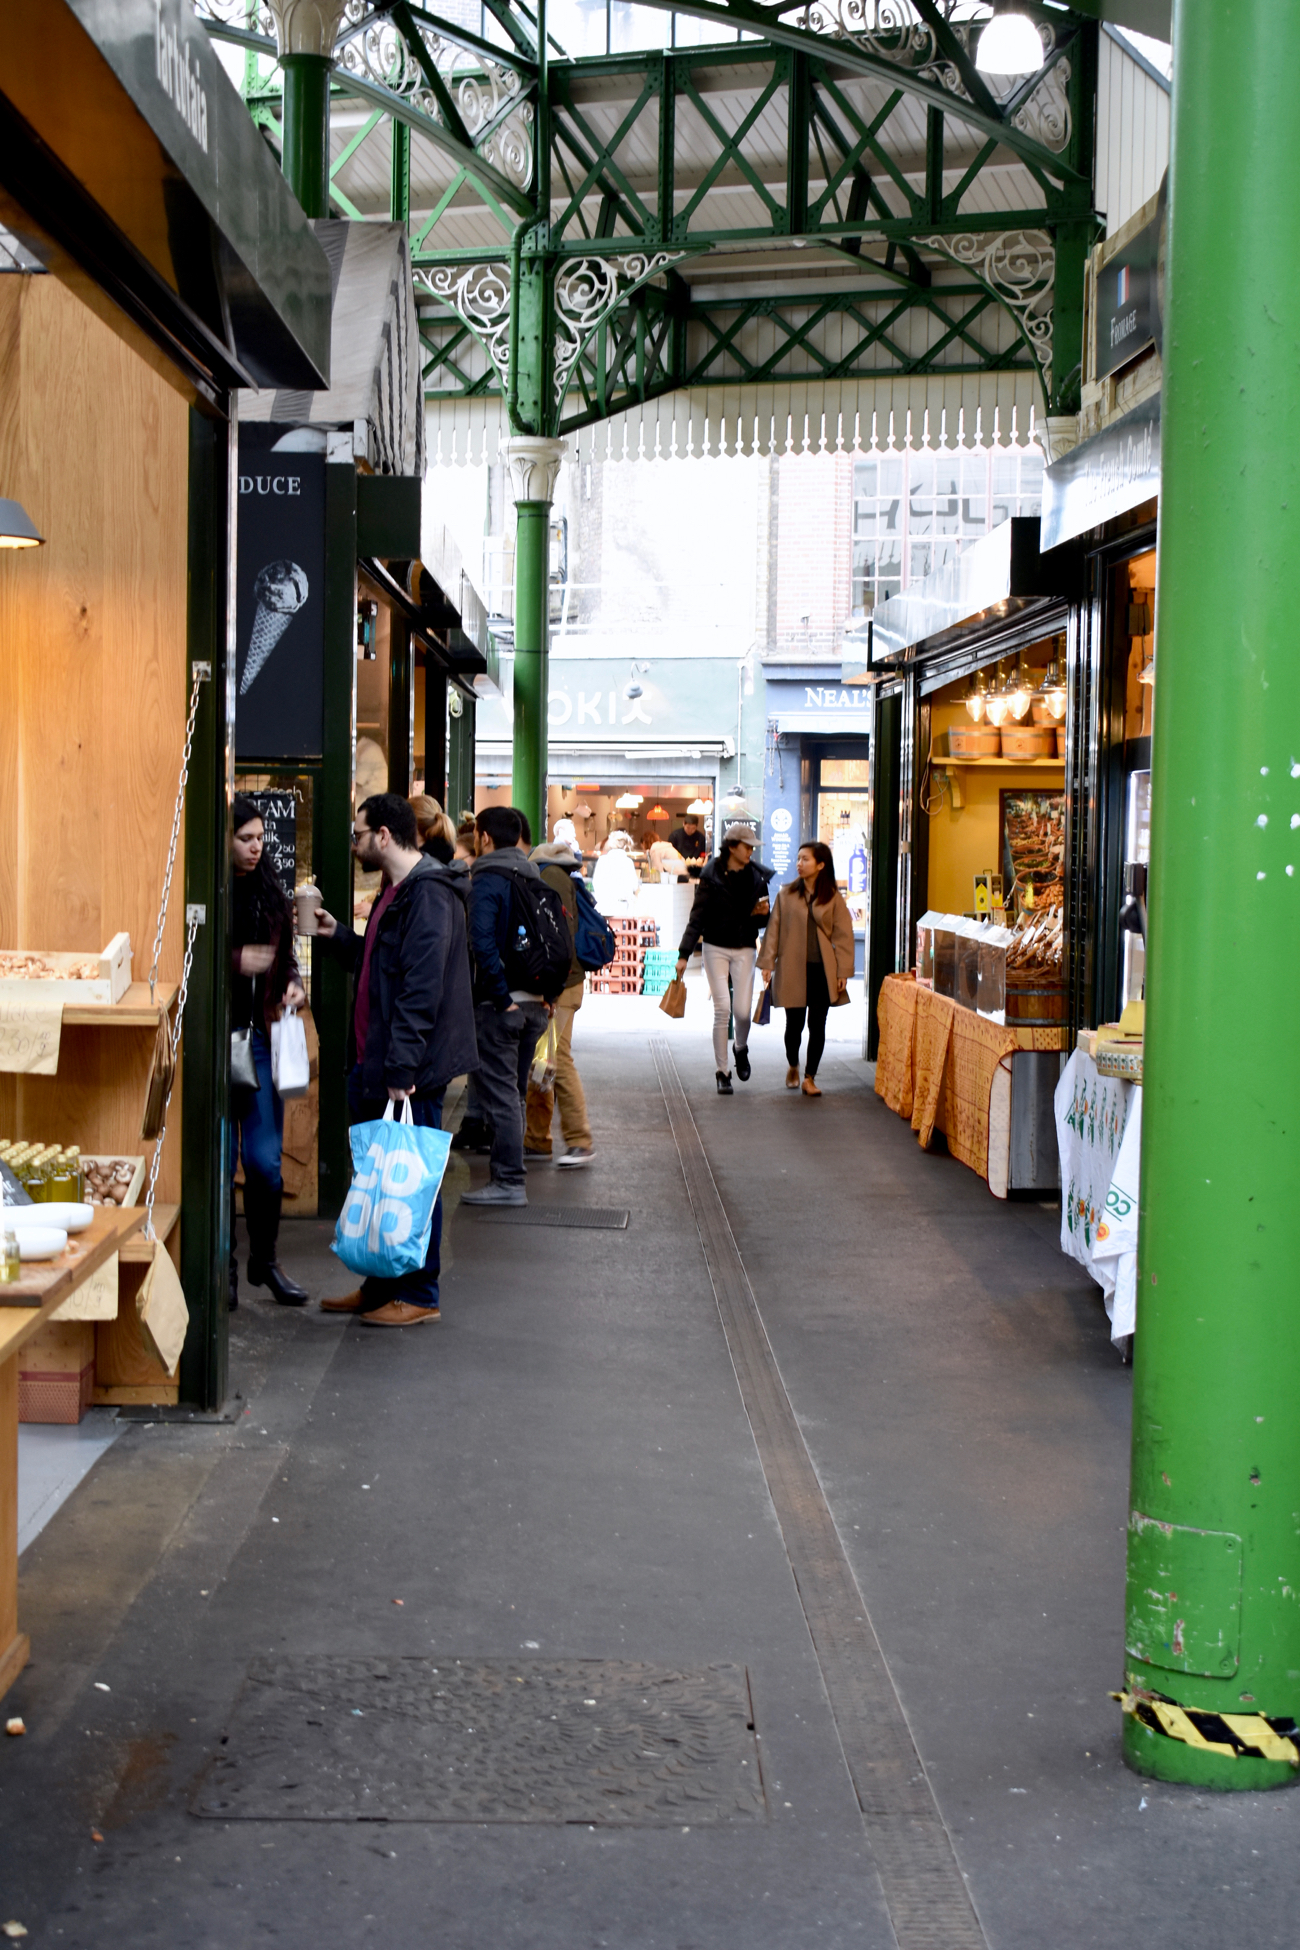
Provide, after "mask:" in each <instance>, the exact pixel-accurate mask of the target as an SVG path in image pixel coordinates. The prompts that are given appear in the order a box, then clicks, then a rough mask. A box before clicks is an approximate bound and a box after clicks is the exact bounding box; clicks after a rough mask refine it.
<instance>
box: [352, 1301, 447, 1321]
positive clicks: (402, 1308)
mask: <svg viewBox="0 0 1300 1950" xmlns="http://www.w3.org/2000/svg"><path fill="white" fill-rule="evenodd" d="M441 1317H442V1316H441V1314H440V1313H439V1310H438V1309H437V1307H413V1306H412V1305H411V1303H410V1301H409V1300H390V1301H389V1302H388V1304H387V1306H384V1307H376V1308H375V1310H374V1312H373V1313H369V1314H362V1316H361V1325H362V1326H363V1327H418V1326H419V1324H420V1322H421V1321H423V1320H439V1319H441Z"/></svg>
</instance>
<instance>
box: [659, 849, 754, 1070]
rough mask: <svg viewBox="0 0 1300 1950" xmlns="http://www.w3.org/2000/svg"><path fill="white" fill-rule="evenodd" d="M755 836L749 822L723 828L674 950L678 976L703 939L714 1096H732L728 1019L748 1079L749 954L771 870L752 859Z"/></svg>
mask: <svg viewBox="0 0 1300 1950" xmlns="http://www.w3.org/2000/svg"><path fill="white" fill-rule="evenodd" d="M757 845H758V835H757V834H756V833H755V831H754V829H753V827H752V826H746V825H743V824H740V825H735V826H728V828H727V830H726V832H725V833H724V834H723V836H722V845H721V846H720V847H719V849H718V855H717V858H716V859H715V860H710V861H709V864H708V865H707V866H706V867H705V869H704V871H703V873H702V874H701V875H700V883H699V886H698V887H697V888H696V890H695V899H694V902H693V903H692V906H691V918H690V920H689V921H688V922H687V923H686V932H685V933H684V934H683V936H682V938H681V943H680V946H679V947H678V950H677V956H678V960H677V975H678V979H679V980H680V978H681V977H682V975H683V974H684V973H685V970H686V963H687V961H688V960H689V958H690V956H691V955H692V954H693V953H694V952H695V949H696V947H697V945H698V944H699V943H700V942H701V941H702V942H703V943H704V973H705V976H706V977H707V979H708V984H709V993H710V994H711V995H712V997H713V1055H714V1059H715V1061H716V1063H717V1081H718V1095H719V1096H720V1097H730V1096H732V1095H734V1092H733V1091H732V1087H731V1071H730V1069H729V1067H728V1064H727V1019H728V1017H731V1018H732V1020H733V1021H734V1023H735V1042H736V1075H737V1076H738V1077H739V1078H740V1081H741V1082H742V1083H748V1081H749V1012H750V1003H751V1002H752V1000H753V995H754V958H755V955H756V953H757V943H758V937H759V935H760V934H761V933H762V931H763V929H764V928H765V927H766V926H767V917H768V913H769V911H770V910H769V903H768V898H767V883H768V882H769V880H771V878H772V873H773V869H772V868H771V867H765V866H763V864H762V863H761V861H758V860H755V858H754V848H755V847H756V846H757Z"/></svg>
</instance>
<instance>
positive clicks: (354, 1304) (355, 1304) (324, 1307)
mask: <svg viewBox="0 0 1300 1950" xmlns="http://www.w3.org/2000/svg"><path fill="white" fill-rule="evenodd" d="M320 1310H321V1312H322V1313H323V1314H359V1313H360V1312H361V1288H360V1287H358V1288H357V1290H356V1292H355V1293H345V1294H344V1295H343V1298H342V1299H341V1300H322V1301H321V1303H320Z"/></svg>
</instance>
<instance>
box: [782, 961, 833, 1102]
mask: <svg viewBox="0 0 1300 1950" xmlns="http://www.w3.org/2000/svg"><path fill="white" fill-rule="evenodd" d="M807 995H808V1004H807V1007H806V1008H803V1009H787V1010H786V1012H785V1060H786V1062H787V1063H788V1064H789V1065H790V1068H791V1069H792V1070H797V1069H798V1068H799V1041H800V1038H801V1037H802V1035H803V1025H804V1019H805V1017H806V1018H807V1021H808V1061H807V1063H806V1064H805V1066H804V1075H805V1076H810V1077H815V1076H816V1074H817V1065H818V1064H819V1063H820V1062H821V1060H822V1051H823V1050H824V1049H825V1047H826V1017H827V1014H828V1012H829V1010H830V1006H831V995H830V990H829V988H828V987H827V986H826V970H825V969H824V968H823V967H822V965H821V963H820V962H814V961H810V962H809V964H808V989H807Z"/></svg>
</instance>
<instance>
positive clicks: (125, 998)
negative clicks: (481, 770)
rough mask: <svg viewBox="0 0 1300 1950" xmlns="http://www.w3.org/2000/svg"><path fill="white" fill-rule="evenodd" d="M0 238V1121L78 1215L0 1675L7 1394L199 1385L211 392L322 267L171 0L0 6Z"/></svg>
mask: <svg viewBox="0 0 1300 1950" xmlns="http://www.w3.org/2000/svg"><path fill="white" fill-rule="evenodd" d="M164 32H166V33H167V34H169V35H170V34H173V33H175V34H176V35H177V36H178V37H179V39H180V40H184V39H186V38H188V39H189V40H190V43H191V54H190V65H189V67H188V68H187V70H186V72H187V74H188V75H189V76H190V78H191V81H192V84H193V92H192V94H191V95H190V97H189V98H188V102H187V104H185V105H178V103H177V102H176V100H175V99H174V98H173V97H172V95H171V94H169V93H168V92H167V91H166V90H165V89H163V88H162V87H160V86H159V85H158V74H157V53H156V51H157V48H158V46H159V44H160V41H159V37H160V35H161V34H162V33H164ZM52 71H54V72H57V73H58V76H59V85H58V87H57V89H52V88H51V87H50V85H49V79H48V77H49V74H50V73H51V72H52ZM182 106H185V107H186V108H187V111H188V112H187V113H182ZM196 112H197V113H198V115H199V127H200V131H201V137H202V139H199V136H198V135H196V131H195V127H194V125H193V115H194V113H196ZM123 157H129V158H130V167H129V169H125V170H124V169H123V167H122V158H123ZM0 224H3V226H4V227H5V229H6V231H7V232H8V234H9V236H10V238H11V239H12V240H13V242H14V244H15V247H16V252H11V253H10V255H11V256H13V258H14V261H15V263H17V264H19V265H20V266H21V267H22V268H21V269H20V270H19V271H18V272H17V273H16V274H14V275H10V276H5V277H3V278H0V392H2V393H3V397H4V400H5V413H4V417H3V425H2V427H0V493H3V495H4V496H5V497H6V506H7V507H8V508H10V509H13V508H15V507H16V508H17V510H18V513H19V514H20V515H21V516H22V518H23V519H24V520H25V521H26V522H27V524H28V527H29V529H30V530H31V531H32V532H31V534H30V535H29V536H27V537H20V538H19V539H29V540H31V542H32V546H31V547H29V548H18V547H11V548H6V549H4V550H2V551H0V622H2V624H3V633H4V642H5V655H4V658H3V660H0V813H2V815H3V820H4V827H5V832H6V835H7V842H8V843H7V845H6V848H5V852H4V865H3V869H0V949H2V950H4V951H5V955H4V958H3V962H2V963H0V1134H3V1136H4V1137H5V1138H6V1139H7V1140H10V1142H11V1146H12V1144H13V1143H16V1142H17V1141H18V1140H23V1141H24V1145H25V1147H26V1149H27V1151H28V1153H29V1156H28V1158H27V1159H26V1161H25V1162H26V1164H31V1163H33V1155H31V1154H34V1153H35V1154H36V1155H35V1159H34V1161H35V1163H36V1164H37V1165H39V1164H40V1162H41V1158H42V1157H43V1158H44V1159H47V1160H48V1159H51V1158H52V1155H53V1152H54V1151H55V1150H57V1152H58V1154H59V1155H58V1161H57V1162H58V1164H59V1172H58V1174H55V1173H53V1172H51V1173H50V1174H49V1176H50V1182H53V1179H54V1177H55V1176H56V1175H57V1176H58V1178H59V1182H60V1184H61V1186H62V1187H63V1188H64V1189H66V1187H67V1184H68V1182H69V1180H70V1179H73V1178H74V1174H73V1171H72V1165H71V1162H70V1153H71V1151H72V1149H73V1148H76V1149H77V1150H79V1152H80V1154H81V1157H80V1167H79V1169H81V1170H82V1171H83V1180H82V1187H81V1188H82V1189H87V1190H90V1191H94V1192H95V1193H96V1195H97V1197H98V1198H99V1200H100V1201H101V1202H100V1204H99V1205H98V1206H97V1207H96V1208H95V1209H93V1210H92V1211H90V1212H89V1213H88V1214H85V1215H83V1217H84V1223H85V1228H86V1229H85V1230H84V1231H82V1232H80V1233H77V1234H76V1235H75V1236H74V1234H73V1232H71V1231H69V1232H68V1235H67V1239H66V1242H65V1243H64V1244H62V1245H59V1246H58V1247H57V1249H56V1250H55V1252H54V1257H53V1258H49V1257H48V1242H46V1250H47V1263H46V1266H45V1272H44V1273H43V1274H40V1275H33V1274H31V1273H30V1272H29V1270H28V1262H27V1261H26V1260H24V1261H23V1262H22V1266H21V1267H20V1269H19V1277H18V1278H17V1279H16V1280H15V1279H6V1280H5V1281H4V1283H3V1285H0V1304H2V1311H0V1689H3V1687H4V1686H6V1685H7V1684H8V1683H9V1682H10V1681H11V1680H12V1678H13V1677H14V1674H15V1673H16V1672H17V1671H18V1670H19V1669H20V1668H21V1666H22V1664H23V1661H24V1659H25V1657H26V1642H25V1640H24V1639H23V1638H22V1636H21V1635H20V1634H19V1632H18V1621H17V1616H16V1610H15V1601H14V1589H15V1580H14V1564H15V1557H16V1549H17V1540H16V1470H17V1415H18V1405H19V1396H20V1393H22V1394H25V1395H26V1397H27V1398H28V1407H29V1410H31V1411H34V1412H37V1413H39V1412H41V1411H42V1405H44V1407H45V1409H46V1410H48V1408H49V1405H50V1404H51V1403H52V1402H53V1403H54V1404H55V1405H56V1407H57V1406H58V1404H59V1403H60V1402H62V1403H63V1404H65V1407H64V1412H65V1413H66V1412H67V1409H66V1404H67V1403H68V1401H69V1400H71V1404H72V1414H71V1419H75V1415H76V1413H78V1412H79V1409H80V1404H81V1402H82V1400H83V1399H84V1394H85V1392H86V1391H87V1388H88V1389H89V1391H90V1392H92V1393H94V1394H95V1395H97V1396H98V1397H99V1398H100V1399H104V1400H108V1401H115V1402H119V1403H122V1404H125V1405H128V1406H129V1405H130V1404H131V1403H133V1402H144V1403H149V1404H151V1405H152V1404H161V1405H162V1406H163V1411H164V1412H165V1411H166V1407H167V1405H168V1404H171V1403H174V1402H175V1401H176V1400H177V1398H178V1396H179V1395H180V1394H181V1393H182V1392H183V1393H184V1395H185V1397H186V1399H187V1400H188V1401H190V1402H193V1403H195V1404H196V1405H199V1406H202V1407H217V1406H219V1404H220V1401H221V1398H222V1395H223V1393H224V1390H225V1385H226V1363H225V1351H226V1325H225V1306H224V1295H225V1279H226V1272H225V1269H226V1259H227V1255H228V1250H229V1230H228V1206H229V1201H228V1190H227V1186H226V1182H225V1180H226V1163H225V1160H226V1129H227V1127H226V1115H227V1108H226V1106H227V1096H226V1091H227V1064H228V1046H227V1038H226V979H227V970H228V950H227V946H226V938H225V915H226V900H227V888H228V874H229V868H228V860H227V851H228V849H227V832H226V820H227V800H226V793H227V782H228V778H229V766H230V761H231V756H232V750H231V741H232V732H233V725H232V724H231V722H230V720H229V717H228V713H227V686H226V645H227V641H228V637H229V630H228V615H229V604H230V595H231V592H230V572H231V563H232V544H233V535H232V529H231V520H230V509H231V498H232V497H231V485H232V483H231V478H230V477H231V470H232V460H233V443H232V439H231V433H230V406H231V395H232V393H233V391H234V390H235V389H236V388H237V387H240V386H253V385H267V384H269V385H276V384H279V385H283V386H287V387H288V386H296V387H305V388H309V389H310V388H311V387H313V386H317V385H319V384H320V383H321V382H322V380H323V378H324V377H325V373H326V370H327V365H328V347H327V340H326V338H325V336H324V333H323V331H322V329H321V328H322V325H323V323H324V316H325V308H327V303H328V292H329V267H328V265H327V264H326V262H325V259H324V257H323V254H322V253H321V252H320V250H319V247H318V246H317V245H316V243H315V241H314V239H313V238H312V237H311V234H310V232H309V230H308V229H307V226H306V222H305V219H304V218H303V216H302V213H301V211H300V210H298V208H297V206H296V204H294V202H293V199H292V198H291V197H290V196H289V194H288V192H287V190H286V189H285V186H284V184H283V181H282V179H281V177H280V175H279V172H278V171H277V169H276V168H275V165H274V161H273V159H272V158H271V156H270V155H269V153H268V151H267V149H266V146H265V144H264V143H263V142H262V140H261V138H260V136H259V135H258V133H257V132H256V130H255V129H254V128H253V126H252V124H251V122H250V121H249V118H248V115H247V112H246V110H245V109H244V107H243V104H242V102H241V101H240V100H239V97H238V95H237V94H236V93H235V91H234V89H233V88H232V87H231V85H230V83H229V82H228V80H227V79H226V76H225V73H224V70H223V69H222V68H221V65H220V63H219V62H218V61H217V59H216V57H215V55H213V54H212V52H211V50H210V48H208V46H207V44H206V41H205V40H204V39H203V38H202V35H201V32H200V31H198V30H196V29H195V28H194V26H193V23H192V19H191V17H190V16H189V14H188V13H187V11H186V10H184V9H183V8H182V7H181V5H180V4H179V0H117V4H116V5H115V6H114V7H113V8H112V9H106V8H103V7H94V6H90V5H88V4H85V0H45V4H42V5H41V6H39V7H31V8H26V9H20V10H19V11H18V12H17V13H16V14H14V16H13V18H12V19H7V20H6V23H5V33H4V35H3V36H0ZM196 239H201V240H202V248H200V249H198V250H196V249H195V248H194V243H195V240H196ZM13 519H14V520H15V521H16V519H17V518H16V517H14V518H13ZM6 538H7V539H10V540H12V539H14V537H13V536H12V535H11V534H8V533H7V535H6ZM182 1008H184V1011H185V1013H184V1022H183V1030H182V1022H181V1011H182ZM169 1029H170V1030H172V1031H174V1032H175V1033H177V1034H181V1033H183V1034H184V1048H185V1049H186V1050H188V1052H189V1055H188V1060H183V1059H177V1058H175V1056H174V1052H172V1051H170V1050H169V1048H168V1044H169V1041H170V1038H169V1035H168V1031H169ZM142 1131H143V1132H145V1133H146V1135H144V1136H142ZM23 1162H24V1161H22V1160H20V1164H22V1163H23ZM20 1177H21V1173H20ZM74 1182H75V1180H74ZM29 1196H32V1197H34V1198H35V1197H37V1196H38V1194H37V1193H30V1194H29ZM71 1203H73V1204H78V1205H79V1204H81V1203H82V1202H81V1201H77V1200H73V1201H71ZM52 1209H53V1208H52ZM78 1222H79V1223H81V1222H82V1220H81V1219H79V1221H78ZM62 1230H63V1229H61V1228H57V1227H56V1228H54V1229H53V1231H54V1236H55V1238H56V1239H58V1238H59V1237H61V1234H62ZM29 1243H31V1242H30V1241H29ZM6 1265H7V1266H8V1262H7V1261H6ZM8 1270H10V1271H12V1269H11V1268H9V1269H8ZM164 1287H165V1288H166V1289H167V1291H168V1292H169V1294H170V1295H171V1299H172V1301H173V1302H175V1301H176V1299H177V1296H178V1295H183V1298H182V1299H181V1301H180V1306H181V1308H182V1309H183V1316H184V1317H183V1318H182V1315H181V1314H180V1313H178V1312H177V1311H176V1308H175V1307H174V1306H173V1307H172V1308H171V1313H172V1320H173V1325H175V1323H176V1322H177V1321H179V1322H180V1332H179V1335H174V1334H172V1333H168V1334H166V1335H164V1336H163V1337H162V1339H161V1340H159V1339H157V1338H156V1337H154V1336H152V1335H151V1334H150V1333H149V1331H148V1324H147V1320H146V1319H145V1318H144V1316H145V1315H147V1314H148V1313H149V1312H150V1306H151V1298H150V1297H151V1295H152V1294H153V1292H154V1291H155V1289H162V1288H164ZM56 1310H57V1312H58V1314H59V1319H58V1321H57V1322H51V1320H50V1316H51V1315H53V1314H54V1313H55V1312H56ZM186 1322H187V1323H188V1325H186ZM182 1336H183V1351H181V1352H180V1355H179V1362H178V1358H177V1356H178V1349H179V1348H180V1347H181V1337H182ZM60 1364H62V1365H60Z"/></svg>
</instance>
